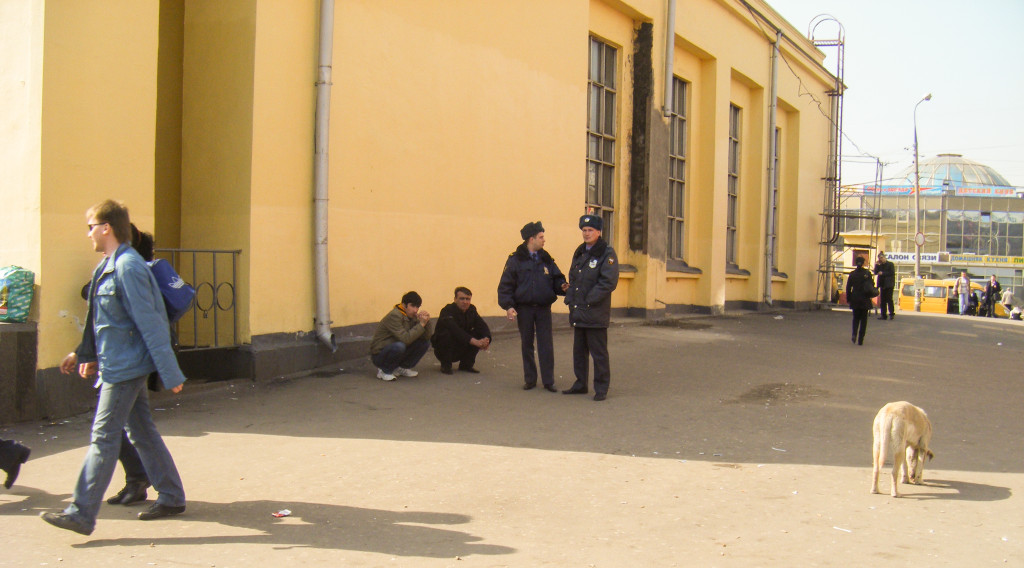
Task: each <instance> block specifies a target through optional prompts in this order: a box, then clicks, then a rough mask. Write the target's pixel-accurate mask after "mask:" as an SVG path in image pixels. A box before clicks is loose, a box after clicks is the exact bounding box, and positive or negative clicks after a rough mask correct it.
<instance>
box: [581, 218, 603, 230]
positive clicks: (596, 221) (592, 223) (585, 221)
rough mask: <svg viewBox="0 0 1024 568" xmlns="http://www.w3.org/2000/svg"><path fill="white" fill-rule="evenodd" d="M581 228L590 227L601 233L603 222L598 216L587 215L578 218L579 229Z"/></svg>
mask: <svg viewBox="0 0 1024 568" xmlns="http://www.w3.org/2000/svg"><path fill="white" fill-rule="evenodd" d="M583 227H590V228H592V229H596V230H598V231H603V230H604V229H603V227H604V221H603V220H602V219H601V216H600V215H592V214H587V215H584V216H582V217H580V228H581V229H582V228H583Z"/></svg>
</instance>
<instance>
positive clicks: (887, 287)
mask: <svg viewBox="0 0 1024 568" xmlns="http://www.w3.org/2000/svg"><path fill="white" fill-rule="evenodd" d="M875 276H877V277H878V290H879V294H878V305H879V307H880V308H882V315H881V316H879V317H878V319H880V320H884V319H896V314H895V313H894V312H893V305H892V292H893V289H894V288H896V266H895V265H894V264H893V263H892V261H890V260H889V259H887V258H885V253H884V252H882V251H878V260H876V261H875ZM886 309H888V311H889V315H888V316H886V315H885V312H886Z"/></svg>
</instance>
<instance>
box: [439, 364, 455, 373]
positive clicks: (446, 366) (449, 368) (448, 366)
mask: <svg viewBox="0 0 1024 568" xmlns="http://www.w3.org/2000/svg"><path fill="white" fill-rule="evenodd" d="M441 372H442V373H444V374H446V375H451V374H452V364H451V363H441Z"/></svg>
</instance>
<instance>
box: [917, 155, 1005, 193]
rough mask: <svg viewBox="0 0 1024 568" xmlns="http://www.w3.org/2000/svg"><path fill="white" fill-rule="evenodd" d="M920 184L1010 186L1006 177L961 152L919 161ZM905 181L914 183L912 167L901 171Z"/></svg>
mask: <svg viewBox="0 0 1024 568" xmlns="http://www.w3.org/2000/svg"><path fill="white" fill-rule="evenodd" d="M919 170H920V176H921V185H922V186H925V185H928V186H939V187H941V186H943V185H944V184H945V185H954V186H976V187H1012V185H1011V184H1010V182H1008V181H1006V178H1004V177H1003V176H1001V175H999V172H997V171H995V170H994V169H992V168H991V167H989V166H986V165H985V164H979V163H978V162H975V161H974V160H968V159H967V158H965V157H963V155H961V154H939V155H938V156H935V157H934V158H930V159H927V160H922V161H921V166H920V168H919ZM903 176H904V177H906V179H907V182H908V183H910V184H911V185H913V183H914V167H913V166H911V167H909V168H907V171H905V172H904V173H903Z"/></svg>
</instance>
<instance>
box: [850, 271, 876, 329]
mask: <svg viewBox="0 0 1024 568" xmlns="http://www.w3.org/2000/svg"><path fill="white" fill-rule="evenodd" d="M854 262H855V263H856V265H857V268H854V269H853V271H852V272H850V276H849V277H848V278H847V279H846V303H848V304H850V309H851V310H853V335H851V336H850V341H852V342H854V343H856V344H858V345H864V334H865V333H866V332H867V330H868V312H869V311H871V306H872V302H871V298H870V297H869V296H868V295H867V294H865V293H864V284H865V283H868V284H870V283H871V273H870V272H868V269H867V268H864V257H863V256H858V257H857V259H856V260H855V261H854Z"/></svg>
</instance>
